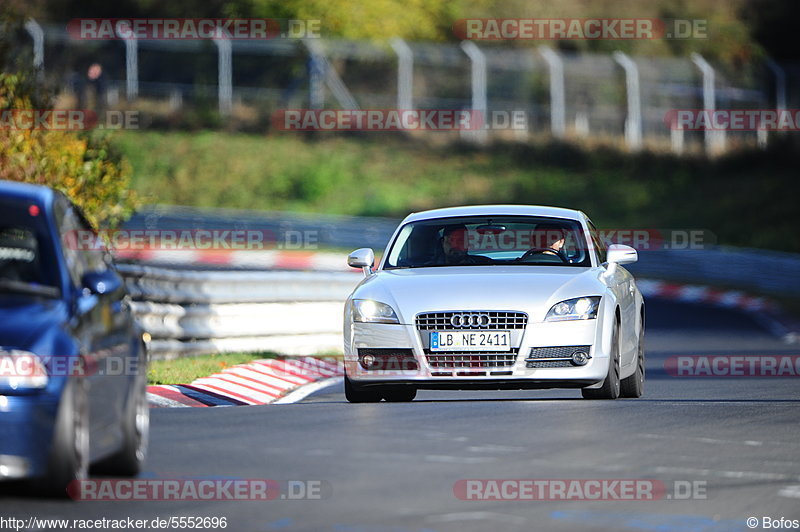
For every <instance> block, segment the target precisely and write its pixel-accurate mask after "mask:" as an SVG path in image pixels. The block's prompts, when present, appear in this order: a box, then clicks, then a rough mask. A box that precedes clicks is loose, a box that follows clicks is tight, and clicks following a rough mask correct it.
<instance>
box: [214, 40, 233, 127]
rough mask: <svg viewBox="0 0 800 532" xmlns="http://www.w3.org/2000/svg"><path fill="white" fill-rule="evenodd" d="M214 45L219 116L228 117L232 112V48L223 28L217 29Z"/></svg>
mask: <svg viewBox="0 0 800 532" xmlns="http://www.w3.org/2000/svg"><path fill="white" fill-rule="evenodd" d="M214 44H216V45H217V64H218V67H217V74H218V81H217V99H218V101H219V114H220V116H223V117H228V116H230V115H231V111H232V110H233V82H232V78H233V47H232V46H231V39H230V34H229V33H228V32H227V31H225V29H223V28H217V32H216V35H215V36H214Z"/></svg>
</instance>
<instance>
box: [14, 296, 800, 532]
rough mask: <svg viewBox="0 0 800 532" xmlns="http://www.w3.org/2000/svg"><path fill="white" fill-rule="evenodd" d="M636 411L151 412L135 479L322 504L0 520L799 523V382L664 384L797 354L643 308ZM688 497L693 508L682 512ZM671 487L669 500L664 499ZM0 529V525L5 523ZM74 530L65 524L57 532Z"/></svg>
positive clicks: (478, 400)
mask: <svg viewBox="0 0 800 532" xmlns="http://www.w3.org/2000/svg"><path fill="white" fill-rule="evenodd" d="M647 342H648V358H647V360H648V381H647V383H646V395H645V397H644V398H642V399H638V400H619V401H614V402H596V401H585V400H582V399H580V398H579V397H580V394H579V392H577V391H555V390H553V391H525V392H516V391H512V392H450V391H448V392H437V391H430V392H428V391H422V392H420V393H419V395H418V396H417V400H415V401H414V402H413V403H406V404H403V403H394V404H389V403H380V404H362V405H351V404H347V403H346V402H345V401H344V397H343V393H342V391H341V390H339V389H326V390H323V391H322V392H321V393H318V394H316V395H314V396H312V397H309V398H308V399H306V400H305V401H304V402H303V403H300V404H294V405H284V406H264V407H236V408H196V409H189V408H184V409H158V410H154V411H153V412H152V437H151V455H150V459H149V461H148V463H147V468H146V469H147V473H146V476H147V477H151V478H170V479H174V478H182V477H216V478H223V477H225V478H230V477H235V478H249V479H252V478H266V479H275V480H307V481H321V484H320V486H322V490H321V491H322V493H323V498H322V499H314V500H286V499H280V498H279V499H276V500H272V501H260V502H253V501H223V502H211V503H208V502H195V501H181V502H141V501H139V502H128V501H118V502H74V501H52V500H44V501H43V500H39V499H37V498H34V497H31V496H19V495H17V494H16V493H15V489H16V488H14V487H9V486H6V487H4V488H3V494H2V495H0V508H2V510H0V517H11V516H13V517H18V518H26V517H28V516H30V515H33V516H36V517H39V518H48V517H49V518H53V517H60V518H68V519H99V518H103V517H105V518H124V517H132V518H138V519H148V520H151V519H153V518H155V517H161V518H169V517H172V516H219V517H222V516H224V517H226V518H227V522H228V528H227V529H228V530H236V531H240V530H241V531H272V530H329V531H334V532H361V531H372V530H376V531H385V532H390V531H391V532H405V531H409V532H410V531H441V532H445V531H463V530H476V531H486V530H490V531H491V530H496V531H504V530H520V531H522V530H525V531H538V530H558V531H561V530H563V531H572V530H646V531H687V532H688V531H711V530H714V531H716V530H720V531H723V530H724V531H728V530H749V528H748V527H747V525H746V519H747V518H748V517H756V518H757V519H758V520H759V525H758V527H757V528H756V529H757V530H761V529H763V528H762V526H761V525H762V524H763V521H762V518H763V517H765V516H766V517H771V518H774V519H779V518H781V517H783V518H787V519H788V518H791V519H800V438H799V437H798V436H800V425H799V424H798V422H800V414H798V412H799V409H800V393H799V392H800V386H799V385H800V380H798V379H797V378H741V377H740V378H713V379H712V378H702V377H695V378H676V377H672V376H670V375H668V374H667V373H666V372H665V371H664V370H663V367H664V360H665V359H666V358H667V357H668V356H670V355H675V354H761V355H770V354H800V348H798V346H796V345H795V346H787V345H784V344H782V343H780V342H779V341H778V340H777V339H775V338H774V337H772V336H770V335H769V333H768V332H767V330H766V329H764V328H763V327H762V325H761V324H759V323H757V322H756V321H754V320H753V319H752V318H750V317H749V316H748V315H745V314H742V313H739V312H736V311H726V310H720V309H712V308H707V307H701V306H691V305H683V304H673V303H665V302H658V301H649V302H648V333H647ZM599 478H604V479H654V480H656V481H658V482H660V483H663V485H664V486H665V488H666V490H667V492H666V494H665V496H664V497H663V498H660V499H659V500H649V501H648V500H626V501H618V500H616V501H615V500H600V501H574V500H573V501H563V500H562V501H465V500H460V499H459V498H457V497H456V496H455V495H454V485H455V484H456V483H457V482H458V481H459V480H461V479H599ZM686 486H693V490H694V491H693V493H694V495H696V497H691V498H689V499H681V498H680V497H682V496H684V494H685V492H686V491H689V492H691V490H684V488H686ZM676 490H677V491H676ZM0 523H1V522H0ZM0 529H2V527H1V526H0ZM70 529H74V527H70Z"/></svg>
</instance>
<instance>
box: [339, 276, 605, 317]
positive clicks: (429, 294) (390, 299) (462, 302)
mask: <svg viewBox="0 0 800 532" xmlns="http://www.w3.org/2000/svg"><path fill="white" fill-rule="evenodd" d="M600 272H601V270H600V269H597V268H576V267H568V266H506V267H503V266H464V267H442V268H416V269H403V270H383V271H380V272H378V274H376V275H373V276H371V277H369V278H368V279H366V280H365V281H364V282H363V283H362V284H361V285H360V286H359V287H358V288H357V289H356V290H355V292H354V294H353V297H354V298H361V299H375V300H377V301H382V302H384V303H388V304H390V305H392V306H393V307H394V308H395V311H396V312H398V317H399V318H400V320H401V321H402V322H403V323H413V320H414V316H416V315H417V314H418V313H420V312H429V311H437V310H438V311H444V310H521V311H524V312H527V313H528V315H529V316H530V319H531V320H532V321H541V320H543V319H544V316H545V314H546V313H547V311H548V310H549V309H550V307H551V306H552V305H553V304H555V303H557V302H558V301H562V300H564V299H570V298H573V297H580V296H590V295H602V294H603V291H604V288H605V286H604V284H603V282H602V281H601V280H600V279H599V275H600Z"/></svg>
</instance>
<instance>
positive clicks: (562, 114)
mask: <svg viewBox="0 0 800 532" xmlns="http://www.w3.org/2000/svg"><path fill="white" fill-rule="evenodd" d="M539 53H540V54H542V57H544V60H545V61H546V62H547V66H548V68H549V70H550V130H551V131H552V133H553V136H554V137H556V138H563V137H564V135H565V133H566V129H567V128H566V123H567V118H566V117H567V109H566V100H565V97H564V62H563V61H562V60H561V56H560V55H558V54H557V53H556V52H554V51H553V50H552V49H550V48H548V47H547V46H540V47H539Z"/></svg>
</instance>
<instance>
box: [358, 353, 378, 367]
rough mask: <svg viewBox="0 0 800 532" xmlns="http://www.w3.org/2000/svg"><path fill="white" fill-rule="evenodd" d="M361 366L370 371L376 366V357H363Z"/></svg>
mask: <svg viewBox="0 0 800 532" xmlns="http://www.w3.org/2000/svg"><path fill="white" fill-rule="evenodd" d="M361 365H362V366H363V367H364V369H369V368H371V367H372V366H374V365H375V355H361Z"/></svg>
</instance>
